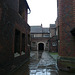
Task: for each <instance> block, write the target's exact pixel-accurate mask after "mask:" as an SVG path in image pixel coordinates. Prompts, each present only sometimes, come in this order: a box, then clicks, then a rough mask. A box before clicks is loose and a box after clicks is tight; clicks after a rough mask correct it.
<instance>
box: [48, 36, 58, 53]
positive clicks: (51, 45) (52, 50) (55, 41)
mask: <svg viewBox="0 0 75 75" xmlns="http://www.w3.org/2000/svg"><path fill="white" fill-rule="evenodd" d="M53 42H54V43H56V46H53V44H52V43H53ZM49 45H50V49H49V51H50V52H58V42H57V37H52V38H50V44H49Z"/></svg>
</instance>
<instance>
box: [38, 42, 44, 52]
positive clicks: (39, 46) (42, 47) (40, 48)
mask: <svg viewBox="0 0 75 75" xmlns="http://www.w3.org/2000/svg"><path fill="white" fill-rule="evenodd" d="M38 50H41V51H42V50H44V44H43V43H39V44H38Z"/></svg>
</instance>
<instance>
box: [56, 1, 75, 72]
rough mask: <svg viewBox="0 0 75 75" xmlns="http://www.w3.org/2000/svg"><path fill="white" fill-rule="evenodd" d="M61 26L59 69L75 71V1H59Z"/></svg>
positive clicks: (59, 23) (59, 22)
mask: <svg viewBox="0 0 75 75" xmlns="http://www.w3.org/2000/svg"><path fill="white" fill-rule="evenodd" d="M57 9H58V25H59V40H60V41H59V50H58V53H59V58H58V67H59V69H62V70H67V71H71V70H75V65H74V64H75V0H57Z"/></svg>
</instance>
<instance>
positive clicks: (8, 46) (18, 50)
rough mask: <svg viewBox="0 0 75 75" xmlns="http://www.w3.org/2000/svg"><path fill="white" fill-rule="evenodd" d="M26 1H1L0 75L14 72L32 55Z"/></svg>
mask: <svg viewBox="0 0 75 75" xmlns="http://www.w3.org/2000/svg"><path fill="white" fill-rule="evenodd" d="M28 10H29V11H30V8H29V6H28V4H27V2H26V0H0V59H1V60H0V75H4V73H5V74H6V73H7V72H9V71H11V70H13V69H14V68H16V67H17V66H18V65H20V64H22V63H23V62H24V61H25V60H26V59H28V57H29V54H30V47H29V44H30V26H29V25H28V24H27V14H28Z"/></svg>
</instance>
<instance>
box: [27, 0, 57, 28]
mask: <svg viewBox="0 0 75 75" xmlns="http://www.w3.org/2000/svg"><path fill="white" fill-rule="evenodd" d="M27 2H28V5H29V7H30V9H31V13H30V14H28V24H29V25H30V26H36V25H41V24H42V25H43V27H49V25H50V24H54V23H55V21H56V18H57V0H27Z"/></svg>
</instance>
